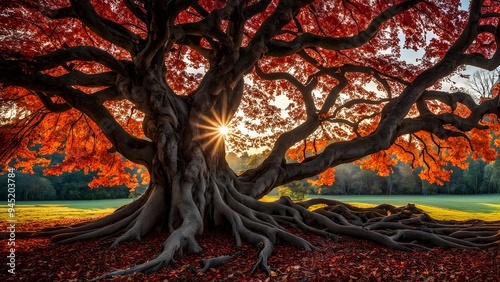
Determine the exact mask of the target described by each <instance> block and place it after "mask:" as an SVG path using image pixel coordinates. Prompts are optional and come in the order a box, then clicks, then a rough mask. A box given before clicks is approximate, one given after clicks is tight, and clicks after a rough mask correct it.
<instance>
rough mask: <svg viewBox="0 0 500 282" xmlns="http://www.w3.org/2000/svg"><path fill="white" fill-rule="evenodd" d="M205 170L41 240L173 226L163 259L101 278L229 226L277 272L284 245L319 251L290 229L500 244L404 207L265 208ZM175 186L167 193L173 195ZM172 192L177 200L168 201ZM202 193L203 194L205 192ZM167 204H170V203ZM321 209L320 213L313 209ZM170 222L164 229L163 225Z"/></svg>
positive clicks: (286, 202) (443, 243)
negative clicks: (275, 262)
mask: <svg viewBox="0 0 500 282" xmlns="http://www.w3.org/2000/svg"><path fill="white" fill-rule="evenodd" d="M206 171H207V170H206V168H205V167H203V166H199V165H196V166H195V165H194V163H192V165H191V166H190V165H188V166H187V167H186V170H185V173H184V174H180V173H178V174H176V175H175V176H174V177H173V179H172V182H171V183H172V186H171V187H169V188H168V187H164V186H162V185H161V184H159V183H156V184H152V187H151V188H150V189H149V190H151V191H148V193H147V194H146V195H147V196H145V197H142V198H140V199H139V200H137V201H135V202H133V203H131V204H129V205H128V206H126V207H123V208H121V209H120V210H118V211H117V212H115V213H113V214H111V215H109V216H107V217H104V218H102V219H99V220H97V221H95V222H90V223H87V224H84V225H78V226H72V227H70V228H57V229H50V230H44V231H42V232H40V233H38V235H45V236H47V235H49V236H53V240H54V241H56V242H59V243H71V242H75V241H80V240H87V239H95V238H109V237H110V236H116V235H117V234H121V235H120V236H118V237H117V238H116V239H115V240H114V242H113V243H112V245H111V246H115V245H116V244H119V243H121V242H124V241H127V240H140V238H141V237H143V236H144V235H146V234H147V233H149V232H150V231H151V230H152V229H154V228H155V227H158V226H164V227H166V226H168V228H169V230H170V235H169V236H168V238H167V239H166V240H165V242H164V243H163V246H162V251H161V252H160V254H159V255H158V256H157V257H156V258H154V259H152V260H150V261H148V262H146V263H144V264H141V265H137V266H133V267H131V268H129V269H123V270H117V271H114V272H111V273H108V274H105V275H103V276H100V277H98V278H96V279H95V280H101V279H104V278H109V277H113V276H117V275H126V274H131V273H135V272H154V271H157V270H158V269H160V268H162V267H164V266H166V265H168V264H170V263H173V262H174V258H175V256H180V255H182V254H183V253H184V252H192V253H197V252H201V251H202V248H201V247H200V246H199V245H198V243H197V242H196V238H195V237H196V236H197V235H199V234H202V232H203V228H204V226H205V225H207V224H209V225H215V226H230V227H231V230H232V233H233V236H234V238H235V242H236V245H237V246H240V245H241V244H242V241H243V240H244V241H246V242H248V243H251V244H254V245H256V246H257V248H258V260H257V262H256V264H255V265H254V267H253V268H252V271H255V270H256V269H257V268H258V267H260V268H262V269H263V270H264V271H266V272H267V273H270V272H271V269H270V267H269V266H268V263H267V261H268V258H269V256H270V255H271V253H272V252H273V249H274V245H276V244H278V243H281V242H282V243H287V244H291V245H293V246H295V247H297V248H301V249H305V250H315V249H316V248H315V247H314V246H313V245H312V244H311V243H309V242H308V241H306V240H304V239H302V238H300V237H297V236H296V235H293V234H292V233H290V232H288V231H287V230H286V229H284V227H289V228H298V229H301V230H304V231H306V232H312V233H314V234H318V235H321V236H325V237H328V238H330V239H333V241H332V243H333V242H334V241H337V240H338V239H339V235H346V236H351V237H356V238H360V239H365V240H370V241H373V242H376V243H379V244H381V245H384V246H387V247H390V248H393V249H397V250H402V251H409V250H411V249H413V248H422V249H427V250H428V249H431V248H432V247H443V248H464V249H484V248H491V247H497V246H499V245H500V231H499V230H500V222H483V221H478V220H475V221H467V222H444V221H438V220H434V219H433V218H431V217H430V216H429V215H428V214H426V213H425V212H423V211H422V210H420V209H419V208H417V207H416V206H415V205H412V204H408V205H406V206H403V207H395V206H391V205H386V204H384V205H379V206H377V207H374V208H357V207H354V206H351V205H348V204H344V203H341V202H338V201H333V200H325V199H312V200H309V201H305V202H300V203H295V202H293V201H291V200H290V199H289V198H287V197H282V198H280V199H279V200H278V201H276V202H260V201H258V200H256V199H253V198H251V197H249V196H245V195H242V194H240V193H239V192H238V191H237V189H236V187H235V186H234V184H233V183H234V182H233V181H232V180H220V179H219V180H217V179H216V178H214V177H212V176H207V175H208V174H207V173H206ZM167 188H168V189H167ZM166 191H170V192H169V193H170V196H171V197H170V198H169V197H166ZM200 191H202V193H201V192H200ZM166 199H170V200H171V201H170V202H167V203H166V201H165V200H166ZM317 205H321V206H320V208H317V209H316V210H314V211H311V210H310V209H309V208H310V207H311V206H316V207H317ZM166 217H168V218H169V220H168V222H167V224H165V221H164V219H165V218H166ZM227 260H230V257H228V256H221V257H216V258H211V259H207V260H203V261H202V262H201V264H202V268H201V270H200V271H206V270H207V269H208V268H210V267H215V266H217V265H219V264H220V263H222V262H224V261H227Z"/></svg>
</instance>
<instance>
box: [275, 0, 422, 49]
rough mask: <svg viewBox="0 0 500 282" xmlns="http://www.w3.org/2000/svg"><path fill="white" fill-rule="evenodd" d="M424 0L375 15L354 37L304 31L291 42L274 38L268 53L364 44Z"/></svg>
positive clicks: (414, 0)
mask: <svg viewBox="0 0 500 282" xmlns="http://www.w3.org/2000/svg"><path fill="white" fill-rule="evenodd" d="M422 1H423V0H410V1H405V2H403V3H400V4H397V5H394V6H392V7H390V8H388V9H387V10H385V11H383V12H382V13H380V14H379V15H378V16H377V17H375V18H374V19H373V20H372V22H371V23H370V24H369V25H368V27H367V28H366V29H365V30H364V31H363V32H361V33H359V34H358V35H356V36H352V37H339V38H331V37H324V36H318V35H315V34H312V33H303V34H301V35H300V36H298V37H297V38H295V39H294V40H292V41H290V42H285V41H281V40H272V41H271V42H270V43H269V44H267V48H268V49H269V52H268V55H270V56H275V57H282V56H288V55H291V54H294V53H297V52H298V51H300V50H302V49H304V48H308V47H321V48H324V49H328V50H346V49H353V48H356V47H359V46H362V45H364V44H365V43H367V42H368V41H370V40H371V39H372V38H373V37H374V36H375V35H376V34H377V32H378V31H379V29H380V27H381V26H382V24H383V23H385V22H386V21H388V20H390V19H392V18H393V17H395V16H396V15H399V14H401V13H402V12H404V11H406V10H408V9H410V8H412V7H413V6H415V5H416V4H418V3H420V2H422Z"/></svg>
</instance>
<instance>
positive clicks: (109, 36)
mask: <svg viewBox="0 0 500 282" xmlns="http://www.w3.org/2000/svg"><path fill="white" fill-rule="evenodd" d="M70 2H71V6H72V7H73V12H74V14H75V15H76V16H77V17H78V18H79V19H80V20H81V21H82V23H84V24H85V25H86V26H88V27H89V28H90V29H91V30H92V31H93V32H94V33H95V34H97V35H98V36H100V37H101V38H104V39H105V40H107V41H109V42H111V43H113V44H116V45H117V46H120V47H122V48H123V49H125V50H127V51H128V52H129V53H130V54H132V55H136V54H137V53H138V50H139V45H140V43H141V41H142V39H141V38H140V37H139V36H137V35H136V34H134V33H133V32H131V31H130V30H128V29H126V28H125V27H123V26H122V25H120V24H118V23H115V22H113V21H111V20H108V19H105V18H103V17H101V16H99V15H98V14H97V12H96V11H95V9H94V7H93V6H92V4H91V3H90V0H71V1H70Z"/></svg>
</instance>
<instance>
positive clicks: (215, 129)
mask: <svg viewBox="0 0 500 282" xmlns="http://www.w3.org/2000/svg"><path fill="white" fill-rule="evenodd" d="M198 127H199V128H200V129H201V130H202V132H200V133H201V134H199V135H198V136H197V137H195V140H196V141H199V142H201V143H202V144H203V146H204V147H205V148H208V147H212V149H211V150H212V153H214V152H215V150H217V148H221V146H226V144H225V143H226V141H227V140H229V139H231V138H237V137H236V136H235V134H234V132H233V130H232V128H231V126H230V120H229V119H228V118H225V117H224V116H222V117H221V116H220V115H219V114H217V113H215V112H212V113H210V114H209V115H205V116H203V117H202V118H201V122H200V124H199V125H198Z"/></svg>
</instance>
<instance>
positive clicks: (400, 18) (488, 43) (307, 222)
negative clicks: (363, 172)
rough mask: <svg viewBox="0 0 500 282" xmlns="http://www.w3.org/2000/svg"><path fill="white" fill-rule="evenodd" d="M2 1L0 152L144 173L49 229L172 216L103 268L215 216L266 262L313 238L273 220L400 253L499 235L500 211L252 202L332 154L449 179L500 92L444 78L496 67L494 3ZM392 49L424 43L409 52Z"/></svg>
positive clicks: (179, 243)
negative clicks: (114, 202)
mask: <svg viewBox="0 0 500 282" xmlns="http://www.w3.org/2000/svg"><path fill="white" fill-rule="evenodd" d="M0 3H1V4H0V5H1V6H0V11H1V12H0V32H1V38H2V40H1V41H0V55H1V56H0V83H1V84H2V88H1V89H0V95H1V103H2V104H1V105H0V107H1V111H2V119H1V121H0V126H1V137H0V138H1V142H0V144H1V145H0V146H1V152H0V158H1V160H2V163H4V164H7V163H9V162H10V161H11V160H12V159H15V160H16V166H17V167H19V168H23V169H24V170H29V169H30V167H31V166H32V165H33V164H42V165H46V166H48V167H47V169H46V173H48V174H60V173H62V172H63V171H72V170H84V171H95V170H98V171H99V174H98V177H96V178H95V179H94V180H93V181H92V182H91V183H90V185H91V186H99V185H104V184H107V185H114V184H119V183H129V184H131V183H132V184H133V183H134V182H135V181H137V179H136V177H135V176H133V175H130V174H127V171H130V170H127V169H126V168H130V167H132V166H133V165H142V166H144V167H145V168H146V169H147V171H148V173H149V188H148V189H147V191H146V192H145V194H144V195H143V196H142V197H140V198H139V199H138V200H136V201H134V202H132V203H131V204H129V205H127V206H124V207H122V208H120V209H119V210H117V211H116V212H114V213H113V214H111V215H109V216H106V217H103V218H101V219H99V220H96V221H94V222H90V223H88V224H85V225H81V226H75V227H71V228H64V229H60V230H52V231H46V232H45V233H43V234H45V235H54V237H53V238H54V240H55V241H59V242H62V243H70V242H74V241H79V240H86V239H93V238H99V237H107V236H113V235H115V234H119V236H118V237H117V238H116V240H115V242H114V244H113V245H115V244H118V243H120V242H123V241H126V240H134V239H135V240H140V238H141V237H143V236H145V235H147V234H148V233H149V232H150V231H151V230H153V229H156V228H157V227H166V228H168V230H169V231H170V233H169V236H168V238H166V241H165V242H164V244H163V248H162V252H161V253H160V254H159V255H158V256H157V257H156V258H155V259H152V260H151V261H149V262H147V263H145V264H143V265H139V266H135V267H132V268H130V269H128V270H121V271H117V272H113V273H111V274H109V275H108V276H111V275H117V274H125V273H131V272H135V271H151V270H156V269H158V268H160V267H162V266H164V265H166V264H168V263H169V262H171V261H172V260H173V258H174V255H176V254H177V253H179V254H180V253H183V252H185V251H187V252H200V251H201V247H200V246H199V245H198V244H197V242H196V236H203V235H202V234H203V230H204V228H209V227H212V226H219V225H222V226H227V227H228V231H232V235H233V236H234V237H235V240H236V244H238V245H239V244H241V241H242V240H245V241H248V242H250V243H253V244H256V245H258V246H259V248H260V255H259V259H258V262H257V263H256V266H258V265H260V266H262V267H263V268H264V269H265V270H266V271H269V267H268V265H267V259H268V256H269V255H270V254H271V252H272V250H273V245H274V244H275V242H276V241H277V240H278V239H279V240H280V241H283V242H287V243H290V244H292V245H294V246H297V247H299V248H305V249H314V246H312V245H311V244H310V243H309V242H307V241H305V240H303V239H301V238H299V237H297V236H294V235H293V234H291V233H290V232H289V231H287V229H284V228H283V227H289V228H293V227H298V228H301V229H304V230H307V231H309V232H313V233H316V234H319V235H324V236H327V237H331V238H337V236H338V235H339V234H340V235H350V236H355V237H358V238H364V239H368V240H372V241H375V242H378V243H380V244H383V245H386V246H389V247H392V248H396V249H400V250H408V249H411V248H413V247H418V246H420V247H422V248H427V247H426V246H422V245H419V244H417V243H415V241H419V242H426V243H428V244H430V245H437V246H447V247H464V248H487V247H491V246H496V245H498V241H497V240H498V228H499V227H498V225H496V226H495V225H491V226H489V227H484V226H483V227H474V226H471V223H467V224H466V223H462V224H458V225H453V224H445V223H439V222H436V221H434V220H433V219H432V218H430V217H429V216H428V215H426V214H425V213H423V212H422V211H420V210H419V209H417V208H415V207H414V206H411V205H409V206H407V207H402V208H395V207H392V206H389V205H382V206H379V207H377V208H373V209H368V210H363V209H356V208H354V207H352V206H349V205H343V204H342V203H339V202H336V201H331V200H330V201H327V200H311V201H307V202H304V203H294V202H292V201H290V200H289V199H287V198H282V199H280V200H279V201H277V202H273V203H264V202H259V201H258V200H257V199H258V198H260V197H262V196H263V195H266V194H267V193H268V192H270V191H271V190H272V189H273V188H275V187H277V186H280V185H282V184H286V183H288V182H291V181H293V180H298V179H304V178H307V177H311V176H315V175H318V174H319V175H320V180H315V181H324V182H329V183H331V181H332V179H331V176H332V175H333V173H332V168H334V167H335V166H336V165H339V164H342V163H348V162H352V161H356V160H360V159H362V158H363V157H366V156H369V157H368V158H365V159H363V160H362V163H361V164H362V167H363V168H371V169H376V170H378V171H379V173H380V174H382V175H384V174H385V175H387V174H388V173H389V172H390V170H391V165H393V164H394V162H393V159H392V158H391V156H394V155H397V156H398V158H399V159H400V160H402V161H407V162H411V163H412V164H413V165H414V166H424V167H425V169H424V170H423V172H422V173H421V176H422V177H424V178H427V179H428V180H429V181H431V182H442V181H445V180H446V179H447V178H449V174H450V172H449V171H446V170H443V169H442V167H443V166H444V165H446V164H453V165H461V166H465V165H464V164H463V162H464V160H465V159H466V158H467V151H468V149H469V148H471V147H473V148H474V149H476V155H475V156H476V157H479V158H485V159H487V160H490V159H491V160H492V159H494V158H495V155H496V153H495V151H494V150H492V149H491V148H489V146H490V144H491V143H492V142H491V141H492V136H491V130H485V129H487V125H486V123H487V122H490V123H491V122H492V121H494V120H495V119H496V118H497V116H498V115H499V113H500V108H499V106H498V105H499V99H498V96H495V97H494V98H492V99H489V100H485V101H482V103H481V104H477V103H475V102H474V100H473V99H472V98H471V97H470V96H469V95H467V94H466V93H461V92H456V93H448V92H446V91H443V90H439V89H441V88H440V87H441V86H442V85H443V84H444V83H446V82H447V80H449V79H450V75H453V74H455V73H456V72H457V71H460V70H462V68H463V66H464V65H471V66H475V67H479V68H483V69H486V70H494V69H496V68H497V67H498V65H499V64H500V50H499V49H498V48H497V46H498V44H499V40H500V29H499V27H498V25H499V16H500V4H499V3H498V2H497V1H480V0H473V1H472V2H471V3H470V5H469V8H468V9H467V8H465V9H460V1H458V0H449V1H437V0H436V1H421V0H409V1H400V0H396V1H381V0H378V1H361V0H360V1H358V0H335V1H334V0H321V1H312V0H280V1H273V0H250V1H245V0H229V1H205V0H198V1H196V0H189V1H179V0H123V1H120V0H102V1H99V0H95V1H94V0H92V1H91V0H70V1H65V0H42V1H30V0H11V1H2V2H0ZM403 49H404V50H409V49H413V50H420V51H422V52H421V53H423V55H422V56H421V58H420V59H419V60H418V61H416V62H411V61H405V59H404V58H402V56H401V52H402V51H404V50H403ZM486 115H490V116H489V118H487V119H484V117H485V116H486ZM226 130H229V134H228V135H226V134H225V131H226ZM467 132H469V133H467ZM35 144H41V148H40V149H39V150H38V151H36V152H35V150H34V146H33V145H35ZM264 146H267V147H268V148H269V149H270V153H269V154H268V155H267V157H266V158H265V160H264V161H263V162H262V163H261V164H259V165H258V166H257V167H255V168H253V169H250V170H248V171H245V172H242V173H240V174H236V173H234V172H233V171H231V169H230V168H229V166H228V164H227V162H226V160H225V155H226V150H227V149H228V148H229V149H230V150H232V151H234V152H242V151H243V150H245V149H246V148H248V147H253V148H260V147H262V148H265V147H264ZM54 152H60V153H65V156H66V157H65V159H64V161H63V162H62V163H61V164H58V165H55V166H50V160H47V159H44V158H43V157H40V156H43V155H46V154H50V153H54ZM320 203H321V204H324V208H321V209H318V210H316V211H315V212H311V211H309V210H308V209H307V208H308V207H309V206H311V205H313V204H320ZM462 229H467V230H463V231H460V230H462ZM475 230H477V231H475ZM495 234H496V235H495ZM480 236H482V237H480ZM427 246H428V245H427ZM218 261H219V260H213V261H210V262H214V263H215V262H218Z"/></svg>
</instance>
